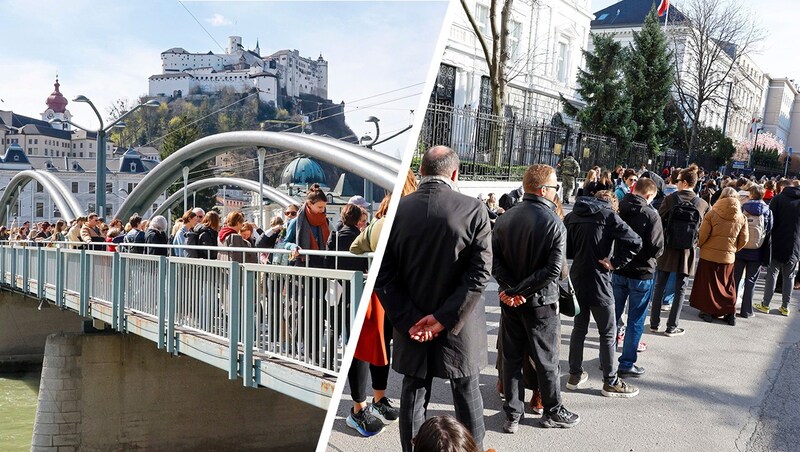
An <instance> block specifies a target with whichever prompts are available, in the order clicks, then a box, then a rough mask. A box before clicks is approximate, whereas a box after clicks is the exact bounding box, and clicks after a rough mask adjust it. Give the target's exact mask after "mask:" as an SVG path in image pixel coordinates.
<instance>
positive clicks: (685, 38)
mask: <svg viewBox="0 0 800 452" xmlns="http://www.w3.org/2000/svg"><path fill="white" fill-rule="evenodd" d="M681 12H682V13H683V15H684V16H685V21H682V22H680V23H678V25H677V27H675V28H673V29H672V30H670V31H669V33H670V34H672V36H673V39H674V40H675V53H674V54H675V58H676V64H675V68H676V76H675V89H676V92H677V95H678V101H679V103H680V106H681V109H682V110H683V112H684V113H685V115H686V116H688V119H689V130H688V133H687V135H688V136H689V143H688V144H689V151H690V152H693V151H694V148H695V147H696V146H697V142H698V130H699V129H700V127H701V126H702V124H700V117H701V114H702V112H703V109H704V108H708V106H709V105H714V106H721V105H723V104H724V102H725V96H726V95H727V90H724V89H722V88H723V87H724V86H725V85H727V83H728V82H729V81H730V80H731V79H732V77H733V76H734V75H735V72H736V68H737V67H738V65H739V64H740V62H741V60H742V58H743V57H744V56H746V55H748V54H750V53H752V52H753V51H754V50H755V48H756V46H757V45H759V44H760V43H761V42H762V41H763V40H764V38H765V32H764V30H763V29H762V28H761V27H759V26H758V25H757V24H755V23H754V21H753V20H752V14H751V13H750V12H749V11H748V10H747V9H745V7H744V4H743V2H742V0H687V1H686V2H685V3H684V4H683V5H682V8H681Z"/></svg>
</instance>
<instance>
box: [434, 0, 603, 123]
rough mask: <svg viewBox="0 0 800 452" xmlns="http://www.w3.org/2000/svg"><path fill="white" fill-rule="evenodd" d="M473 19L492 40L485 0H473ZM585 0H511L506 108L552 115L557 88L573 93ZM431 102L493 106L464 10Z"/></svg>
mask: <svg viewBox="0 0 800 452" xmlns="http://www.w3.org/2000/svg"><path fill="white" fill-rule="evenodd" d="M471 5H472V13H473V15H474V17H475V20H476V21H477V22H478V24H479V26H480V27H481V29H482V31H483V35H484V37H485V38H486V40H487V42H488V45H489V46H491V38H490V34H491V31H490V24H489V4H488V2H486V1H485V0H476V1H473V2H472V3H471ZM589 6H590V3H589V0H572V1H569V2H566V1H558V2H515V3H514V5H513V11H512V14H511V23H510V24H509V32H510V35H509V47H510V57H509V71H508V75H509V79H510V81H509V82H508V85H507V88H506V113H507V114H509V115H512V114H513V115H515V116H516V117H517V118H518V119H530V120H548V121H549V120H550V119H551V118H552V117H553V115H555V114H556V113H558V112H560V111H561V110H562V107H561V102H560V99H559V94H561V95H564V97H566V98H567V99H571V100H575V101H579V100H578V99H577V97H576V84H575V76H576V75H577V72H578V68H579V67H580V66H581V65H582V63H583V61H582V56H581V50H582V49H584V48H586V46H587V43H588V39H589V24H590V22H591V20H592V15H591V12H590V11H589ZM498 14H499V13H498ZM431 101H432V102H436V103H440V104H446V105H453V106H457V107H463V106H468V107H470V108H472V109H478V108H480V109H482V110H484V109H485V110H490V109H491V102H492V101H491V89H490V85H489V78H488V67H487V64H486V60H485V57H484V53H483V50H482V48H481V45H480V42H479V41H478V38H477V37H476V35H475V33H474V31H473V28H472V26H471V25H470V23H469V21H468V19H467V16H466V14H465V13H464V12H463V11H462V10H460V8H459V11H458V12H457V13H456V16H455V19H454V21H453V25H452V27H451V28H450V36H449V39H448V40H447V45H446V47H445V51H444V55H443V57H442V62H441V66H440V71H439V78H438V80H437V87H436V89H435V90H434V96H433V97H432V98H431Z"/></svg>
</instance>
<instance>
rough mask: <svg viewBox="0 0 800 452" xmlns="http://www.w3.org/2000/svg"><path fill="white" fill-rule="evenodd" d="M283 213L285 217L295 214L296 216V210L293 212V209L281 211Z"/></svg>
mask: <svg viewBox="0 0 800 452" xmlns="http://www.w3.org/2000/svg"><path fill="white" fill-rule="evenodd" d="M283 214H284V215H286V216H287V217H295V216H297V212H295V211H293V210H289V211H286V212H283Z"/></svg>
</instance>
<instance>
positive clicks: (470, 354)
mask: <svg viewBox="0 0 800 452" xmlns="http://www.w3.org/2000/svg"><path fill="white" fill-rule="evenodd" d="M458 167H459V159H458V155H457V154H456V153H455V152H453V150H452V149H450V148H448V147H446V146H436V147H433V148H431V149H430V150H428V151H427V152H426V153H425V155H424V156H423V158H422V163H421V166H420V173H421V175H422V180H421V181H420V184H419V188H418V189H417V191H415V192H414V193H411V194H409V195H408V196H405V197H403V198H401V199H400V203H399V206H398V209H397V214H396V217H395V220H394V225H393V227H392V230H391V234H390V236H389V242H388V244H387V247H386V251H385V254H384V258H383V264H382V265H381V270H380V274H379V277H378V281H377V282H376V287H377V289H376V291H377V293H378V298H379V299H380V300H381V303H382V304H383V307H384V309H385V310H386V314H387V315H388V316H389V319H390V320H391V322H392V325H394V354H395V356H394V360H393V368H394V370H395V371H397V372H398V373H401V374H403V386H402V393H401V397H400V442H401V445H402V448H403V451H404V452H410V451H411V450H412V449H413V447H412V438H413V437H414V436H416V434H417V431H418V430H419V428H420V426H421V425H422V423H423V422H424V421H425V414H426V411H427V406H428V402H429V400H430V396H431V385H432V383H433V378H434V377H436V378H447V379H449V380H450V387H451V390H452V394H453V405H454V406H455V415H456V419H458V420H459V422H461V423H462V424H464V426H465V427H467V429H468V430H469V431H470V433H471V434H472V436H473V438H474V439H475V441H476V443H478V445H479V446H481V445H482V443H483V437H484V435H485V425H484V420H483V399H482V398H481V393H480V388H479V385H478V382H479V376H480V372H481V369H482V368H483V367H484V366H486V363H487V351H488V345H487V335H486V310H485V306H484V299H483V291H484V290H485V289H486V285H487V284H488V283H489V278H490V275H491V265H492V264H491V256H492V245H491V240H490V235H491V225H490V224H489V214H488V211H487V209H486V206H485V205H484V204H483V203H482V202H481V201H480V200H478V199H476V198H473V197H471V196H466V195H462V194H461V193H458V191H457V190H456V183H457V181H458Z"/></svg>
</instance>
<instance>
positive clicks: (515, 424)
mask: <svg viewBox="0 0 800 452" xmlns="http://www.w3.org/2000/svg"><path fill="white" fill-rule="evenodd" d="M517 430H519V419H517V420H515V421H512V420H510V419H506V421H505V422H504V423H503V431H504V432H506V433H511V434H514V433H517Z"/></svg>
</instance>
